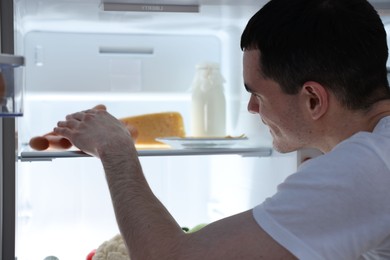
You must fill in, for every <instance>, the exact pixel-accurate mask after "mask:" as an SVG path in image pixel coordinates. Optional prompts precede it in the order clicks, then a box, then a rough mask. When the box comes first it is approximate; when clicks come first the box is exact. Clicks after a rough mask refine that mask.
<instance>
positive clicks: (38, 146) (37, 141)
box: [29, 136, 49, 151]
mask: <svg viewBox="0 0 390 260" xmlns="http://www.w3.org/2000/svg"><path fill="white" fill-rule="evenodd" d="M29 145H30V147H31V148H33V149H34V150H37V151H43V150H46V149H47V148H49V140H47V138H45V137H43V136H35V137H33V138H31V139H30V142H29Z"/></svg>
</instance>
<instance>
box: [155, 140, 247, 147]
mask: <svg viewBox="0 0 390 260" xmlns="http://www.w3.org/2000/svg"><path fill="white" fill-rule="evenodd" d="M246 140H248V138H247V137H221V138H206V137H205V138H203V137H201V138H197V137H160V138H156V141H159V142H162V143H165V144H167V145H169V146H171V147H172V148H174V149H183V148H191V149H194V148H198V149H199V148H229V147H232V146H234V145H236V144H238V143H240V142H242V141H246Z"/></svg>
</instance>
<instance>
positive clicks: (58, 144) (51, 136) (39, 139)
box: [29, 132, 72, 151]
mask: <svg viewBox="0 0 390 260" xmlns="http://www.w3.org/2000/svg"><path fill="white" fill-rule="evenodd" d="M29 144H30V147H31V148H33V149H34V150H37V151H43V150H46V149H49V148H53V149H60V150H66V149H69V148H70V147H72V143H71V142H70V141H69V140H68V139H66V138H65V137H62V136H59V135H56V134H55V133H53V132H50V133H47V134H45V135H43V136H36V137H33V138H31V139H30V142H29Z"/></svg>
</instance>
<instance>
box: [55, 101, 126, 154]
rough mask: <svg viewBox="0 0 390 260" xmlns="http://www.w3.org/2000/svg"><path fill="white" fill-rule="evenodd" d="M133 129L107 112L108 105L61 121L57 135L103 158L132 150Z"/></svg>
mask: <svg viewBox="0 0 390 260" xmlns="http://www.w3.org/2000/svg"><path fill="white" fill-rule="evenodd" d="M129 131H131V128H129V127H128V126H125V125H124V124H123V123H122V122H120V121H119V120H118V119H116V118H115V117H113V116H112V115H111V114H109V113H108V112H107V111H106V107H105V106H104V105H98V106H95V107H94V108H92V109H88V110H85V111H81V112H77V113H74V114H71V115H68V116H66V120H65V121H59V122H58V124H57V127H55V128H54V132H55V133H56V134H58V135H62V136H64V137H66V138H67V139H69V140H70V141H71V142H72V144H73V145H75V146H76V147H78V148H79V149H80V150H82V151H83V152H85V153H88V154H90V155H93V156H96V157H99V158H100V156H101V153H102V152H105V151H110V152H111V153H115V152H118V150H121V149H122V148H124V147H126V146H132V145H133V141H132V137H131V134H130V132H129Z"/></svg>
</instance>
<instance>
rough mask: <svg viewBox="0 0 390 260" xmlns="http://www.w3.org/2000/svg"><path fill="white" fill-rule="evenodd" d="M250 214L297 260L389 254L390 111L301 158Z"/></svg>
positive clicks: (383, 256) (385, 256) (346, 259)
mask: <svg viewBox="0 0 390 260" xmlns="http://www.w3.org/2000/svg"><path fill="white" fill-rule="evenodd" d="M253 215H254V217H255V219H256V221H257V223H258V224H259V225H260V226H261V227H262V228H263V229H264V230H265V231H266V232H267V233H268V234H270V235H271V236H272V237H273V238H274V239H275V240H276V241H277V242H278V243H279V244H281V245H282V246H284V247H285V248H286V249H287V250H289V251H290V252H291V253H292V254H294V255H295V256H296V257H298V258H299V259H302V260H306V259H308V260H316V259H331V260H349V259H351V260H354V259H390V116H389V117H385V118H383V119H382V120H381V121H380V122H379V123H378V125H377V126H376V127H375V129H374V131H373V132H372V133H369V132H359V133H357V134H355V135H354V136H352V137H351V138H348V139H347V140H345V141H343V142H341V143H340V144H338V145H337V146H336V147H335V148H334V149H333V150H332V151H331V152H329V153H326V154H324V155H321V156H319V157H317V158H314V159H311V160H309V161H306V162H305V163H303V164H302V165H301V166H300V167H299V169H298V171H297V172H296V173H294V174H292V175H290V176H289V177H288V178H287V179H286V180H285V181H284V182H283V183H282V184H280V185H279V186H278V190H277V192H276V194H275V195H274V196H273V197H271V198H268V199H266V200H265V201H264V203H262V204H261V205H259V206H257V207H255V208H254V209H253Z"/></svg>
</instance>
